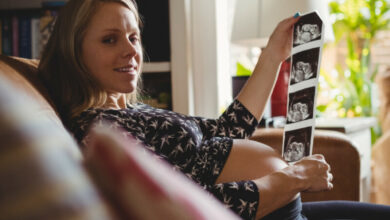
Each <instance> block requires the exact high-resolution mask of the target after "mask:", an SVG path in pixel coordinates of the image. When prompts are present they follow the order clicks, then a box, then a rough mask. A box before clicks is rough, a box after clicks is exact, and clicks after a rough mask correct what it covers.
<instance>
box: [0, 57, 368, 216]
mask: <svg viewBox="0 0 390 220" xmlns="http://www.w3.org/2000/svg"><path fill="white" fill-rule="evenodd" d="M38 63H39V61H38V60H30V59H23V58H17V57H9V56H4V55H0V138H1V140H0V151H1V153H0V213H2V214H1V217H0V218H2V217H5V218H6V219H26V218H28V219H69V218H77V219H115V218H118V215H119V216H120V214H118V212H117V211H116V207H117V206H118V204H117V203H116V202H113V200H112V199H111V198H109V197H110V196H107V192H106V191H105V190H104V189H103V190H102V187H101V186H100V185H99V183H98V181H95V180H96V178H94V177H93V175H91V173H90V172H89V169H87V168H86V167H85V165H84V162H85V161H84V158H83V155H82V153H81V152H80V150H79V148H78V146H77V143H76V142H75V141H74V139H73V137H72V135H71V134H70V133H69V132H68V131H67V130H66V129H65V127H64V126H63V124H62V122H61V120H60V118H59V117H58V114H57V111H56V109H55V107H54V106H53V104H52V101H51V100H50V97H49V94H48V91H47V90H46V88H45V87H44V86H43V84H42V83H41V81H40V80H39V78H38V77H37V65H38ZM251 139H252V140H255V141H260V142H262V143H265V144H267V145H269V146H271V147H273V148H275V149H276V150H279V151H280V150H281V149H280V148H281V146H282V139H283V130H281V129H271V128H268V129H257V130H256V131H255V133H254V134H253V136H252V137H251ZM314 153H321V154H323V155H325V157H326V159H327V161H328V162H329V163H330V165H331V169H332V173H333V175H334V189H333V190H331V191H326V192H317V193H302V198H303V201H321V200H354V201H359V198H360V194H359V193H360V192H359V188H360V179H359V178H360V176H359V175H360V157H359V154H358V151H357V150H356V147H355V146H354V144H353V143H351V141H350V140H349V139H348V138H347V137H346V136H345V135H343V134H341V133H338V132H332V131H316V132H315V136H314ZM141 164H142V163H141ZM139 166H140V165H139ZM195 191H196V190H195ZM200 194H201V193H200ZM188 195H190V194H188Z"/></svg>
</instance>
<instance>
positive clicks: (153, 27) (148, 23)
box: [0, 0, 172, 109]
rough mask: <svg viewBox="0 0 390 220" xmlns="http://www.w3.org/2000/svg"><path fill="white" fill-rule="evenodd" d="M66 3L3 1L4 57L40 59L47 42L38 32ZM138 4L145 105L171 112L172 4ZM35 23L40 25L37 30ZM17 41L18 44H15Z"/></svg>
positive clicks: (140, 1) (0, 6) (0, 12)
mask: <svg viewBox="0 0 390 220" xmlns="http://www.w3.org/2000/svg"><path fill="white" fill-rule="evenodd" d="M65 2H66V1H58V0H18V1H15V0H2V1H0V23H1V24H0V27H2V29H3V27H4V26H6V29H7V30H8V31H6V32H4V31H2V32H0V33H1V35H0V36H1V37H0V41H1V44H0V45H1V48H0V51H2V54H6V55H13V56H20V57H25V58H36V59H39V57H40V51H41V49H42V46H41V45H42V44H43V43H44V42H43V43H42V41H44V40H45V39H44V38H45V37H43V38H42V34H41V33H40V32H41V31H42V30H40V29H41V28H39V25H40V23H42V17H43V16H45V15H49V16H52V17H54V16H56V14H57V11H58V9H59V7H60V6H61V5H63V4H64V3H65ZM136 2H137V3H138V8H139V12H140V14H141V16H142V20H143V23H144V26H143V29H142V42H143V46H144V52H145V64H144V67H143V74H142V81H143V84H144V86H143V91H144V93H143V94H144V95H143V98H144V101H145V102H146V103H149V104H151V105H153V106H155V107H160V108H166V109H172V100H171V97H172V86H171V84H172V83H171V62H170V59H171V58H170V57H171V52H170V51H171V50H170V33H169V30H170V28H169V1H168V0H159V1H154V0H136ZM42 6H43V7H42ZM47 13H49V14H47ZM33 21H34V22H35V23H36V22H38V30H36V29H37V26H35V25H34V24H33ZM21 22H25V23H28V25H27V26H28V28H27V29H24V30H22V31H21V29H20V26H21ZM18 23H19V24H18ZM16 27H17V28H16ZM48 29H50V26H48ZM37 31H38V32H37ZM22 35H23V36H24V35H26V36H25V37H24V38H26V39H24V40H22V41H21V39H20V37H22ZM17 38H19V40H16V41H15V39H17ZM37 38H39V39H37ZM46 38H47V37H46ZM34 42H35V43H34ZM37 42H39V45H38V44H37ZM21 46H23V48H21Z"/></svg>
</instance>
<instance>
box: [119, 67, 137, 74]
mask: <svg viewBox="0 0 390 220" xmlns="http://www.w3.org/2000/svg"><path fill="white" fill-rule="evenodd" d="M114 70H115V71H117V72H121V73H129V74H137V69H136V68H135V67H133V66H130V67H120V68H115V69H114Z"/></svg>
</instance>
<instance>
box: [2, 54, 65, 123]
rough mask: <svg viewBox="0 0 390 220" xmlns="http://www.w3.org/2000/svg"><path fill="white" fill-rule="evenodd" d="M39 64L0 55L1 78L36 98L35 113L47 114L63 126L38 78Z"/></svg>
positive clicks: (35, 61)
mask: <svg viewBox="0 0 390 220" xmlns="http://www.w3.org/2000/svg"><path fill="white" fill-rule="evenodd" d="M38 64H39V61H38V60H31V59H24V58H19V57H9V56H5V55H0V76H3V77H6V78H7V79H8V80H9V81H11V83H12V84H13V86H15V87H17V88H18V89H19V90H21V91H24V92H25V93H27V94H29V96H31V97H33V98H34V100H35V102H36V103H37V104H38V105H36V109H34V111H36V112H39V113H42V114H45V115H46V116H47V117H50V118H51V119H52V120H53V121H55V122H56V123H58V124H59V125H61V126H62V122H61V120H60V118H59V117H58V114H57V112H56V110H55V108H54V105H53V102H52V101H51V99H50V96H49V93H48V91H47V89H46V88H45V87H44V86H43V84H42V82H41V80H40V79H39V77H38Z"/></svg>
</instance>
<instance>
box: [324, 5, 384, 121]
mask: <svg viewBox="0 0 390 220" xmlns="http://www.w3.org/2000/svg"><path fill="white" fill-rule="evenodd" d="M329 8H330V14H331V15H332V16H333V17H334V18H335V22H334V23H333V31H334V34H335V44H336V45H337V47H338V48H341V50H342V48H345V49H346V50H345V52H344V54H343V55H344V57H345V59H344V60H343V59H341V60H339V63H337V64H336V67H335V71H334V72H333V73H329V72H325V71H322V72H321V76H322V85H321V87H322V88H324V87H328V89H329V90H330V91H331V92H329V94H331V95H330V96H331V97H330V102H328V103H327V104H326V105H319V106H318V107H317V109H318V110H319V111H320V112H329V111H337V116H339V117H358V116H364V117H367V116H374V115H375V112H376V110H375V109H373V106H372V86H373V79H374V77H375V74H376V72H377V71H376V69H377V68H376V67H375V66H372V65H371V50H370V49H371V46H372V44H373V42H374V41H375V40H376V38H375V37H376V34H377V33H378V31H381V30H386V29H388V28H389V22H390V19H389V17H388V16H387V15H388V13H389V12H390V5H389V3H388V1H386V0H343V1H341V0H338V1H333V2H330V4H329ZM341 53H342V52H341ZM334 73H336V74H334Z"/></svg>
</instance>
